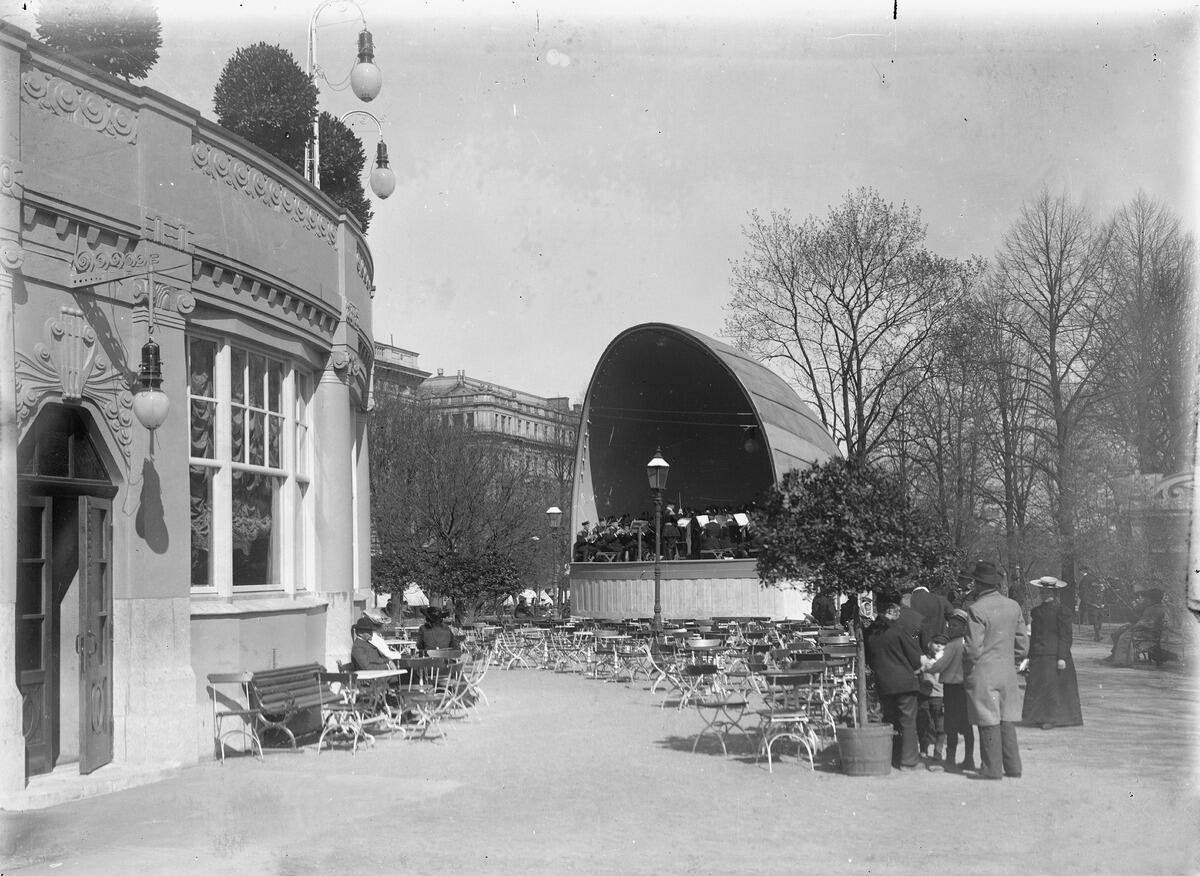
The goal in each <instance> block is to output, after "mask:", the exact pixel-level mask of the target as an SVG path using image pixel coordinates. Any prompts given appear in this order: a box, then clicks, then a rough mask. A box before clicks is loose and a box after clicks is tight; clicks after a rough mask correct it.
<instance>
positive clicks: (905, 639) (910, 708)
mask: <svg viewBox="0 0 1200 876" xmlns="http://www.w3.org/2000/svg"><path fill="white" fill-rule="evenodd" d="M880 610H881V611H880V621H879V622H878V623H877V624H876V625H875V627H873V628H872V630H871V632H870V634H869V635H868V637H867V638H866V648H867V661H868V663H869V664H870V667H871V670H872V672H874V673H875V689H876V691H877V692H878V693H879V704H880V706H882V708H883V720H884V721H886V722H887V723H889V724H891V725H892V727H893V728H895V731H896V735H895V737H894V738H893V741H892V765H893V766H894V767H896V768H897V769H900V770H915V769H917V768H918V767H920V766H921V755H920V749H919V748H918V745H917V693H918V691H919V690H920V688H921V685H920V683H919V682H918V681H917V670H918V669H919V668H920V667H921V646H920V645H919V644H917V635H916V633H915V632H914V631H913V630H911V629H910V628H909V627H908V626H906V625H905V624H904V623H903V622H902V621H901V620H900V604H899V603H898V602H895V601H893V600H885V601H883V602H882V603H881V605H880ZM1018 717H1019V716H1018Z"/></svg>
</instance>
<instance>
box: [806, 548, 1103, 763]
mask: <svg viewBox="0 0 1200 876" xmlns="http://www.w3.org/2000/svg"><path fill="white" fill-rule="evenodd" d="M964 578H965V579H967V580H966V581H964V583H967V582H968V581H969V585H970V588H971V590H970V592H969V593H968V594H966V595H965V596H963V597H959V596H958V595H957V594H954V598H953V599H951V598H948V597H947V596H944V595H941V594H938V593H932V592H930V591H929V589H928V588H925V587H917V588H914V589H911V590H909V591H908V592H905V593H903V594H901V595H899V596H893V597H891V598H885V599H883V600H881V602H880V604H879V605H878V606H877V617H876V619H875V621H874V622H873V623H872V624H871V625H870V626H869V627H868V628H867V629H866V631H865V645H866V650H867V661H868V664H869V665H870V667H871V670H872V672H873V674H874V678H875V687H876V692H877V693H878V695H879V701H880V706H881V707H882V711H883V718H884V721H885V722H887V723H890V724H892V726H893V727H894V728H895V730H896V736H895V740H894V749H893V765H894V766H895V767H896V768H898V769H900V770H915V769H920V768H922V767H925V768H927V769H937V770H945V771H947V772H963V771H967V770H969V771H973V772H977V773H978V775H979V776H981V777H982V778H985V779H1001V778H1004V777H1005V776H1007V777H1010V778H1019V777H1020V776H1021V755H1020V751H1019V749H1018V747H1017V733H1016V727H1017V725H1018V724H1023V725H1026V726H1036V727H1040V728H1042V729H1043V730H1049V729H1051V728H1054V727H1070V726H1077V725H1080V724H1082V723H1083V715H1082V712H1081V709H1080V705H1079V690H1078V685H1077V682H1076V679H1075V666H1074V663H1073V661H1072V659H1071V617H1072V610H1071V608H1069V607H1067V606H1065V605H1063V603H1062V601H1061V599H1060V598H1059V591H1060V590H1061V588H1062V587H1065V586H1066V585H1065V583H1064V582H1061V581H1058V580H1057V579H1053V578H1044V579H1039V580H1038V581H1033V582H1030V589H1031V592H1032V593H1033V599H1034V600H1035V602H1036V606H1035V607H1034V609H1033V612H1032V618H1031V621H1032V622H1031V626H1030V630H1029V632H1028V633H1027V632H1026V628H1025V618H1024V614H1023V611H1022V608H1021V606H1020V605H1019V604H1018V603H1017V602H1016V601H1014V600H1012V599H1010V598H1008V597H1006V596H1004V595H1002V594H1001V592H1000V589H1001V585H1002V584H1003V581H1004V576H1003V574H1002V573H1001V572H1000V571H999V569H997V568H996V566H995V565H994V564H993V563H989V562H985V561H980V562H978V563H976V564H975V566H974V568H973V569H972V570H971V572H970V574H969V575H967V576H964ZM813 609H814V611H813V614H814V617H815V616H816V614H817V612H818V611H821V612H822V613H827V612H828V611H829V610H830V609H829V607H828V606H826V605H821V606H818V605H817V604H816V602H815V601H814V606H813ZM1018 673H1027V680H1026V691H1025V697H1024V700H1023V701H1022V698H1021V694H1020V686H1019V680H1018ZM976 732H978V749H979V762H978V764H976V762H975V750H976V742H975V734H976ZM960 738H961V739H962V741H963V745H962V752H963V759H962V761H959V760H958V748H959V739H960Z"/></svg>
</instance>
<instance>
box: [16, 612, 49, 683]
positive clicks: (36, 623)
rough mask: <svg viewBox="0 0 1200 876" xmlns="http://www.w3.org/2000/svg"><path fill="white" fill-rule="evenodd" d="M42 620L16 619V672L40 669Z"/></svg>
mask: <svg viewBox="0 0 1200 876" xmlns="http://www.w3.org/2000/svg"><path fill="white" fill-rule="evenodd" d="M42 668H43V667H42V621H41V620H18V621H17V672H33V671H35V670H38V669H42Z"/></svg>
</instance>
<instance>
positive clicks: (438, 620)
mask: <svg viewBox="0 0 1200 876" xmlns="http://www.w3.org/2000/svg"><path fill="white" fill-rule="evenodd" d="M457 647H458V639H457V638H455V636H454V631H453V630H452V629H450V628H449V627H448V626H446V615H445V613H444V612H443V611H442V610H441V609H440V608H437V607H432V608H427V609H425V623H423V624H421V626H420V628H419V629H418V630H417V651H418V652H420V653H421V655H422V656H424V655H425V653H426V652H428V651H429V650H430V649H432V650H435V651H437V650H441V649H444V648H457Z"/></svg>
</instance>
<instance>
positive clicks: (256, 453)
mask: <svg viewBox="0 0 1200 876" xmlns="http://www.w3.org/2000/svg"><path fill="white" fill-rule="evenodd" d="M265 418H266V414H264V413H262V412H261V411H251V412H250V464H251V465H266V464H267V460H266V457H265V455H264V451H265V450H266V447H267V436H266V431H267V426H266V422H265Z"/></svg>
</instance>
